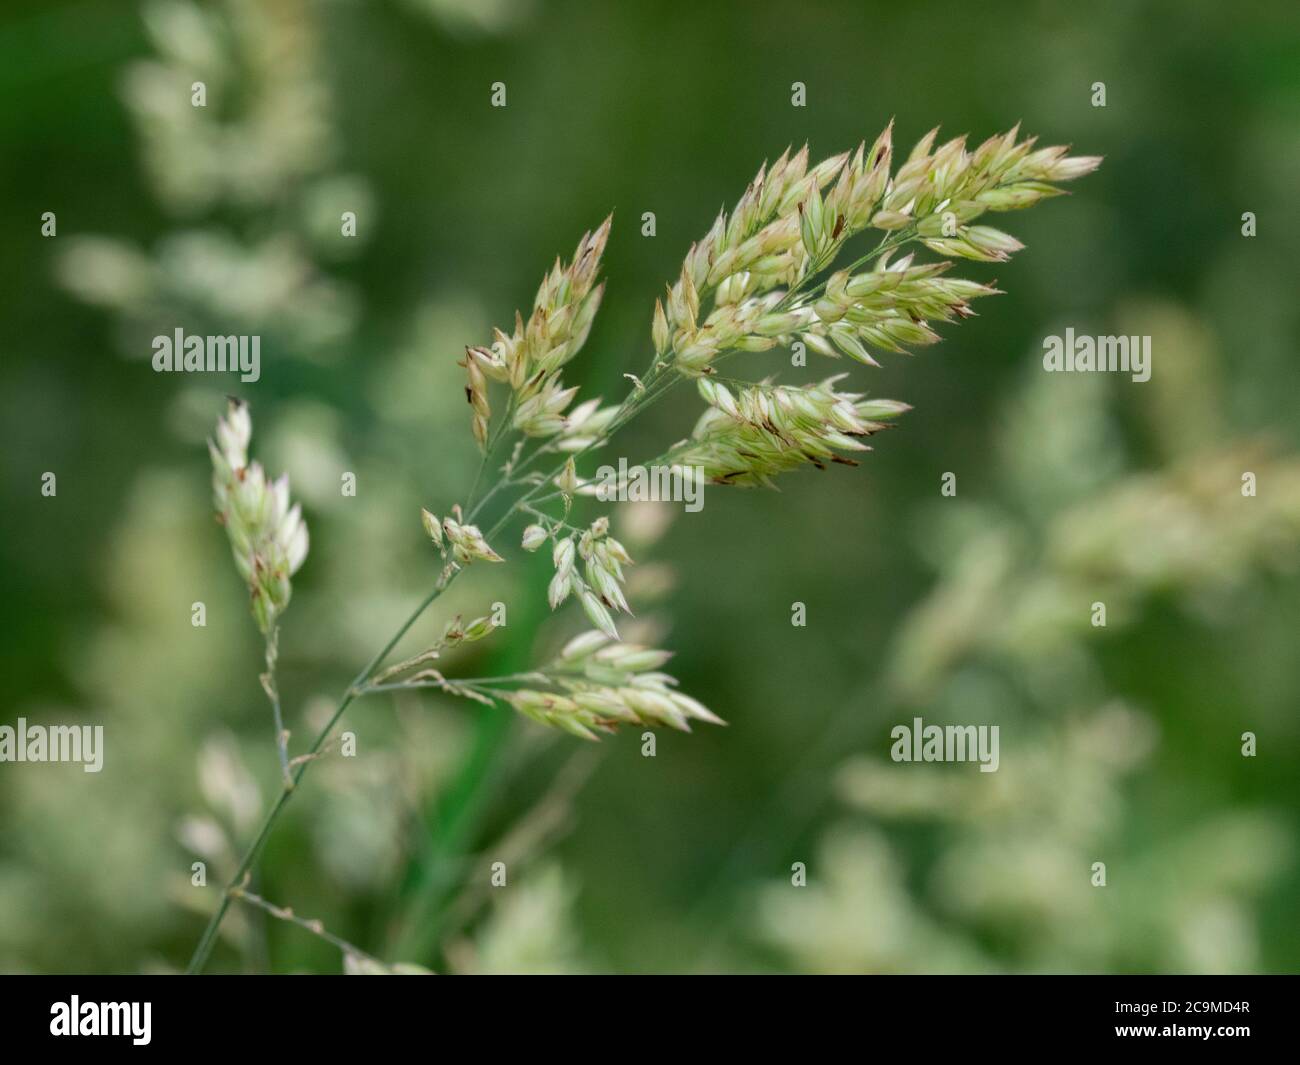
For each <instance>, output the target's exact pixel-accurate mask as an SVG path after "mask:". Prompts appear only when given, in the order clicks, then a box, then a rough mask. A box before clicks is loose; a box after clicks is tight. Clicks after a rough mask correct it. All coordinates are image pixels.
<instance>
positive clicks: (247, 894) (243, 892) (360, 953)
mask: <svg viewBox="0 0 1300 1065" xmlns="http://www.w3.org/2000/svg"><path fill="white" fill-rule="evenodd" d="M231 895H232V896H233V897H234V898H237V899H239V900H240V901H241V902H246V903H248V904H249V905H250V906H256V907H257V908H258V909H259V910H262V911H264V912H265V913H268V914H270V915H271V916H272V917H274V918H275V919H276V920H278V921H284V922H286V923H287V924H292V925H296V926H297V927H299V928H301V929H303V930H304V931H307V932H310V933H311V934H312V935H314V936H316V937H317V938H318V939H323V940H324V941H325V942H326V943H328V944H330V946H332V947H337V948H338V949H339V950H341V951H342V952H343V953H344V954H353V955H356V956H357V957H358V958H364V959H365V960H366V961H369V962H373V963H374V964H376V965H383V962H381V961H380V960H379V959H378V958H376V957H374V956H373V955H370V954H367V953H366V952H365V951H364V950H362V949H361V948H360V947H358V946H356V945H355V944H353V943H349V942H348V941H347V940H346V939H344V938H343V937H342V936H336V935H335V934H334V933H333V932H331V931H329V930H328V929H327V928H326V927H325V926H324V925H323V924H322V923H321V922H320V921H318V920H314V919H313V918H310V917H299V916H298V915H297V914H296V913H294V912H293V910H292V909H291V908H290V907H288V906H277V905H275V903H273V902H268V901H267V900H266V899H264V898H262V896H261V895H257V894H254V893H253V892H251V891H249V890H247V889H246V888H242V887H237V888H234V889H232V891H231Z"/></svg>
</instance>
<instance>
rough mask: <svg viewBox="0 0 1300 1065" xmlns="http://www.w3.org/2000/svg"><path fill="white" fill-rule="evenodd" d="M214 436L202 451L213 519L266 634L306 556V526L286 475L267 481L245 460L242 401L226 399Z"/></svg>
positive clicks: (247, 421)
mask: <svg viewBox="0 0 1300 1065" xmlns="http://www.w3.org/2000/svg"><path fill="white" fill-rule="evenodd" d="M216 435H217V439H216V441H215V442H213V441H209V442H208V450H209V452H210V453H211V455H212V494H213V501H214V503H215V505H216V510H217V520H218V521H219V522H221V524H222V525H224V526H225V527H226V535H227V536H228V537H229V538H230V547H231V550H232V551H233V552H234V556H235V566H236V568H237V569H238V570H239V574H240V576H241V577H243V578H244V580H245V582H247V584H248V593H249V598H250V600H251V602H252V605H253V616H254V617H255V618H256V619H257V625H258V628H260V629H261V630H262V632H263V633H269V632H271V631H272V629H273V628H274V627H275V622H276V618H278V617H279V615H280V614H281V613H283V611H284V609H285V607H287V606H288V605H289V597H290V594H291V591H292V587H291V584H290V580H289V579H290V578H291V577H292V576H293V575H294V574H295V573H297V572H298V569H299V567H301V566H302V564H303V561H304V560H305V559H306V558H307V547H308V540H307V524H306V522H304V521H303V519H302V511H301V509H300V508H299V507H298V505H297V504H296V503H295V504H292V505H291V504H290V501H289V477H288V475H287V474H286V475H284V476H281V477H280V478H279V479H278V480H275V481H268V480H267V477H266V473H265V471H264V470H263V469H262V466H261V464H260V463H257V462H253V463H251V464H250V463H249V461H248V445H249V441H250V439H251V438H252V435H253V422H252V418H251V417H250V416H249V413H248V406H247V404H245V403H243V402H242V401H240V400H236V399H232V400H231V401H230V404H229V406H228V407H227V409H226V414H225V417H223V418H221V419H220V420H219V421H218V422H217V434H216Z"/></svg>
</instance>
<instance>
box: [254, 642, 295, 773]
mask: <svg viewBox="0 0 1300 1065" xmlns="http://www.w3.org/2000/svg"><path fill="white" fill-rule="evenodd" d="M279 644H280V630H279V628H278V627H275V626H273V627H272V628H271V631H270V632H268V633H267V634H266V672H265V673H263V674H262V678H261V679H262V689H263V691H265V692H266V697H267V698H268V699H270V700H271V713H272V716H273V717H274V718H275V749H276V751H277V753H278V754H279V756H280V777H281V780H282V781H283V782H284V786H285V787H286V788H292V787H293V777H292V776H291V775H290V773H289V732H288V730H287V729H286V728H285V727H284V714H283V713H282V712H281V710H280V688H279V685H278V684H277V682H276V679H275V666H276V661H277V659H278V658H279Z"/></svg>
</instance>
